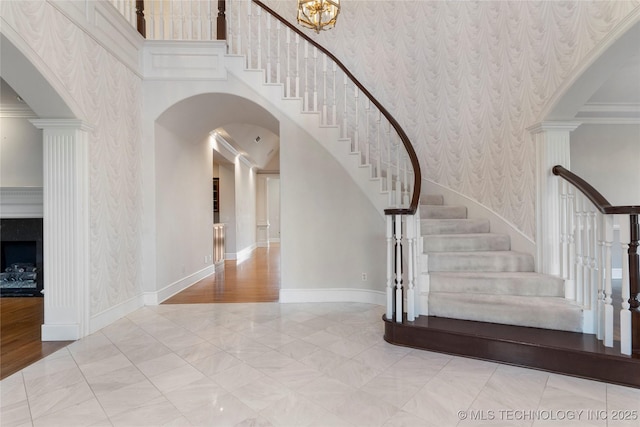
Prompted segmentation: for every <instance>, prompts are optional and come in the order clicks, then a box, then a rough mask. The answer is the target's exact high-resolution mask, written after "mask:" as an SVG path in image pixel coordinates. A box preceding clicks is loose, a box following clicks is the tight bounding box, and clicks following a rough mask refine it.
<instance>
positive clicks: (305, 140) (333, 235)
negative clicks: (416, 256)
mask: <svg viewBox="0 0 640 427" xmlns="http://www.w3.org/2000/svg"><path fill="white" fill-rule="evenodd" d="M280 144H281V145H280V178H281V185H280V197H281V251H282V252H281V256H282V281H281V300H283V301H295V300H298V299H299V297H301V296H302V295H305V294H306V293H305V291H319V292H316V293H315V296H313V297H312V296H309V298H307V300H309V299H316V300H330V299H331V298H333V297H334V296H335V295H336V293H335V292H334V294H333V295H330V293H331V291H334V290H345V289H347V290H352V291H353V290H358V289H360V290H365V291H376V292H377V291H383V290H384V289H385V283H384V281H385V275H386V272H385V268H384V266H385V265H386V264H385V259H386V258H385V257H386V253H385V243H384V242H385V236H384V232H385V225H384V219H383V218H382V217H381V216H380V214H379V213H378V212H377V211H376V209H375V208H374V206H373V204H372V203H371V202H370V201H369V200H368V198H367V197H365V196H364V194H363V193H362V192H361V190H360V189H359V188H358V186H357V185H356V184H355V183H354V182H353V180H352V179H351V178H350V177H349V176H348V175H347V173H346V172H345V170H344V169H343V168H342V167H341V166H340V165H339V163H338V162H337V161H336V160H335V159H334V158H333V157H331V156H330V155H329V154H328V152H327V151H326V150H325V149H324V148H323V147H321V146H320V145H319V144H318V143H317V142H316V141H314V140H312V139H311V138H310V137H309V135H308V134H307V133H306V132H304V130H302V129H300V128H299V127H297V126H296V125H294V124H291V123H289V122H286V121H285V122H282V123H281V127H280ZM362 273H366V274H367V276H368V281H366V282H364V281H362ZM309 295H310V294H309ZM348 299H349V297H345V300H348Z"/></svg>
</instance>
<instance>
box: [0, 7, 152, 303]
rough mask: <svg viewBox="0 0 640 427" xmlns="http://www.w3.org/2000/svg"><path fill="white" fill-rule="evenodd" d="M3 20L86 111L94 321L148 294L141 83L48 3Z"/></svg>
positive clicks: (7, 10)
mask: <svg viewBox="0 0 640 427" xmlns="http://www.w3.org/2000/svg"><path fill="white" fill-rule="evenodd" d="M3 18H4V19H6V20H7V22H9V23H10V25H11V26H12V27H13V28H14V29H16V30H17V31H18V33H19V34H20V36H21V37H22V38H23V39H24V41H25V42H26V43H27V44H28V45H29V47H30V48H31V49H32V50H33V51H34V52H35V53H36V54H37V55H38V56H39V57H40V58H41V59H42V60H43V63H44V64H46V66H47V67H48V70H47V71H48V73H49V75H50V76H51V75H52V76H55V78H57V79H58V81H59V83H61V84H62V86H63V87H64V89H65V91H66V92H67V94H68V95H69V96H70V97H71V98H72V99H73V101H74V102H75V104H76V105H77V106H78V108H80V109H81V117H78V118H80V119H83V120H85V121H86V122H87V123H88V124H89V125H90V126H92V128H93V131H92V132H91V134H90V137H89V139H90V150H89V156H90V160H89V163H90V171H89V174H90V176H89V181H90V182H89V185H90V221H91V236H90V248H91V255H90V259H91V265H90V274H91V276H90V277H91V283H90V284H89V286H90V295H91V303H90V310H91V311H90V313H91V314H92V315H95V314H98V313H100V312H102V311H104V310H106V309H108V308H111V307H114V306H116V305H117V304H119V303H122V302H125V301H127V300H129V299H131V298H134V297H136V296H138V295H140V294H141V277H140V265H139V264H140V259H141V256H140V247H141V243H140V242H141V210H142V207H141V199H142V198H141V178H140V175H139V170H140V164H141V152H140V143H141V140H142V137H141V136H142V131H141V129H142V127H141V117H140V111H141V102H142V101H141V100H142V81H141V79H140V77H138V76H137V75H136V74H134V73H133V72H132V71H131V70H130V69H129V68H127V67H126V66H125V65H123V64H122V63H121V62H120V61H119V60H118V59H117V58H116V57H114V56H113V55H112V54H111V53H109V52H108V51H107V50H105V49H104V48H103V47H102V46H101V45H100V44H98V43H97V42H96V41H95V40H94V39H93V38H92V37H90V36H89V35H88V34H87V33H85V32H84V31H82V30H81V29H80V28H78V27H77V26H76V25H75V24H74V23H72V22H71V21H70V19H69V18H68V17H67V16H65V15H64V14H63V13H61V12H60V11H59V10H58V9H56V8H55V7H53V6H52V5H51V4H50V3H48V2H45V1H15V2H7V4H5V5H4V6H3Z"/></svg>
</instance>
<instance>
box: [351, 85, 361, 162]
mask: <svg viewBox="0 0 640 427" xmlns="http://www.w3.org/2000/svg"><path fill="white" fill-rule="evenodd" d="M359 96H360V93H359V90H358V86H355V87H354V96H353V99H354V102H355V114H354V120H355V121H354V123H353V124H354V130H353V143H352V147H351V152H352V153H356V152H360V153H361V152H362V151H360V136H359V131H360V129H359V124H360V120H359V117H358V104H359V103H358V98H359ZM360 164H362V157H361V158H360Z"/></svg>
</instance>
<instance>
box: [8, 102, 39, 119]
mask: <svg viewBox="0 0 640 427" xmlns="http://www.w3.org/2000/svg"><path fill="white" fill-rule="evenodd" d="M0 117H2V118H11V119H36V118H38V115H37V114H36V113H34V112H33V111H32V110H31V108H29V107H28V106H26V105H25V106H20V105H0Z"/></svg>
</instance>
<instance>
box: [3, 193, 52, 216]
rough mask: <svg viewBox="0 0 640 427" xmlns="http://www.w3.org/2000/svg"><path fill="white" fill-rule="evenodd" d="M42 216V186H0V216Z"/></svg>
mask: <svg viewBox="0 0 640 427" xmlns="http://www.w3.org/2000/svg"><path fill="white" fill-rule="evenodd" d="M42 217H43V207H42V187H0V218H42Z"/></svg>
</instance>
